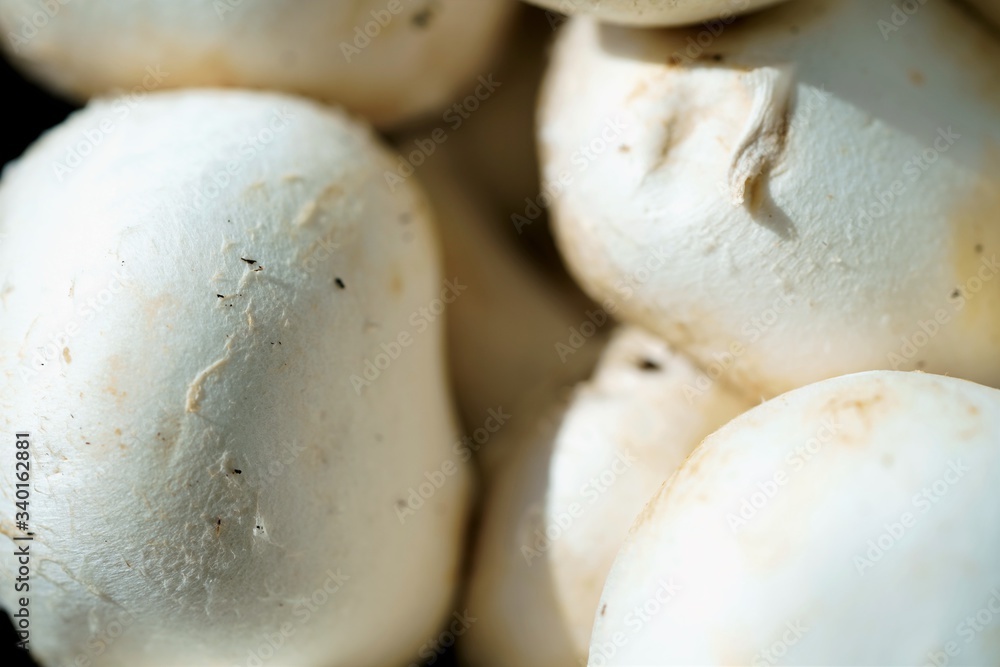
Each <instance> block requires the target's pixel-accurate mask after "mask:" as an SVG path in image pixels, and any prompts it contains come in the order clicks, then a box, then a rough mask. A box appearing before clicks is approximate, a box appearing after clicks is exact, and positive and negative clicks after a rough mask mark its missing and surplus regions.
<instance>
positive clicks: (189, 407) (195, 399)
mask: <svg viewBox="0 0 1000 667" xmlns="http://www.w3.org/2000/svg"><path fill="white" fill-rule="evenodd" d="M231 351H232V350H231V348H230V347H229V346H228V344H227V346H226V354H225V355H224V356H222V357H221V358H219V359H216V360H215V361H214V362H213V363H211V364H209V365H208V366H206V367H205V368H203V369H202V370H201V371H199V372H198V374H197V375H196V376H195V377H194V379H193V380H191V383H190V384H189V385H188V388H187V396H186V401H185V404H184V411H185V412H198V410H200V409H201V401H202V398H203V395H204V392H205V381H206V380H208V378H209V377H211V376H212V375H214V374H215V373H218V372H219V371H220V370H222V369H223V368H225V366H226V364H228V363H229V354H230V352H231Z"/></svg>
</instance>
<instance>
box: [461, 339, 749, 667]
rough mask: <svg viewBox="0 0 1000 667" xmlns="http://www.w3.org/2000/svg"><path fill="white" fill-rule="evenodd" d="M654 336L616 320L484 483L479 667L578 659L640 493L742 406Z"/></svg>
mask: <svg viewBox="0 0 1000 667" xmlns="http://www.w3.org/2000/svg"><path fill="white" fill-rule="evenodd" d="M697 375H698V371H697V370H696V369H695V368H694V367H693V366H692V365H691V362H690V361H688V360H687V359H685V358H684V357H683V356H681V355H678V354H677V353H676V352H674V351H673V350H671V349H670V347H669V346H668V345H667V344H666V343H664V342H663V341H662V340H660V339H659V338H657V337H655V336H653V335H651V334H649V333H646V332H645V331H642V330H640V329H638V328H636V327H627V326H626V327H621V328H619V329H617V330H616V331H615V333H614V335H613V336H612V340H611V342H610V343H609V345H608V346H607V348H605V350H604V353H603V354H602V356H601V361H600V364H599V365H598V368H597V370H596V372H595V373H594V376H593V377H592V378H591V379H590V380H589V381H587V382H585V383H581V384H580V385H578V386H577V388H576V390H575V391H574V393H573V396H572V398H571V400H570V401H569V403H568V405H566V406H561V407H559V408H558V409H556V410H553V411H550V413H549V415H548V416H547V417H546V418H545V419H543V420H541V421H540V422H539V424H538V426H536V427H534V428H533V429H525V430H521V431H520V432H518V431H512V432H511V435H512V437H513V438H515V439H516V440H517V441H516V442H514V443H510V444H509V446H512V447H514V448H515V452H516V453H515V454H514V456H513V458H512V459H511V460H510V461H508V462H507V463H509V465H507V466H506V467H504V468H503V469H502V470H501V472H500V474H499V477H498V478H497V480H496V482H495V484H494V485H493V487H492V488H490V490H489V494H488V496H487V500H486V506H485V518H484V523H483V528H482V532H481V534H480V537H479V543H478V546H477V549H476V556H475V560H474V570H473V575H472V583H471V587H470V593H469V600H468V603H467V606H468V608H469V610H470V613H472V614H473V615H475V616H477V617H479V618H481V622H480V623H478V624H477V626H476V627H474V628H472V629H470V631H469V633H468V636H467V637H466V638H464V643H463V647H464V649H463V650H464V652H465V654H466V656H467V658H468V661H469V663H470V664H476V665H512V666H513V665H566V666H567V667H569V666H573V665H578V664H581V661H583V660H585V659H586V657H587V648H588V646H589V642H590V634H591V630H592V627H593V622H594V615H595V613H596V611H597V604H598V601H599V599H600V596H601V588H602V585H603V582H604V578H605V576H606V575H607V572H608V570H609V569H610V568H611V564H612V562H613V560H614V557H615V554H616V553H617V551H618V547H619V546H620V544H621V543H622V541H623V540H624V539H625V537H626V535H627V532H628V527H629V526H630V525H631V523H632V521H633V520H634V519H635V517H636V516H637V515H638V514H639V512H640V511H641V510H642V507H643V505H644V504H645V502H646V500H647V499H648V498H649V496H650V495H652V494H653V493H654V492H655V491H656V489H657V488H658V487H659V485H660V484H661V482H662V481H663V479H664V478H665V477H667V476H669V475H670V474H671V473H672V472H673V471H674V470H675V469H677V467H678V466H680V465H681V463H682V462H683V461H684V459H685V457H686V456H687V455H688V454H689V453H690V452H691V451H692V450H693V449H694V448H695V447H696V446H697V445H698V443H699V442H701V440H702V439H703V438H704V437H705V436H707V435H708V434H710V433H711V432H712V431H714V430H715V429H717V428H718V427H719V426H721V425H723V424H725V423H726V422H727V421H729V420H730V419H732V418H733V417H735V416H736V415H738V414H740V413H742V412H744V411H745V410H747V409H749V408H750V407H751V405H752V404H751V402H750V401H749V400H747V399H744V398H742V397H740V396H737V395H736V394H734V393H732V391H731V390H729V389H728V388H725V387H724V386H723V385H722V384H717V385H715V386H714V387H713V388H712V389H711V391H710V392H708V393H707V394H706V395H702V396H695V395H694V394H692V393H690V392H687V391H685V387H686V386H687V385H688V384H689V383H691V382H694V381H695V379H696V377H697Z"/></svg>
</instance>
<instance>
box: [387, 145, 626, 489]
mask: <svg viewBox="0 0 1000 667" xmlns="http://www.w3.org/2000/svg"><path fill="white" fill-rule="evenodd" d="M403 143H404V144H405V143H406V142H405V141H404V142H403ZM417 173H418V175H419V179H420V181H421V182H422V183H423V184H424V185H425V186H426V190H427V193H428V196H429V198H430V202H431V205H432V207H433V208H434V213H435V215H434V218H435V220H437V221H438V222H439V224H440V231H441V238H442V241H443V244H444V264H445V271H446V275H447V278H448V280H449V281H451V283H453V284H454V285H455V287H456V289H455V292H454V294H453V295H450V303H448V304H446V305H445V306H444V308H443V317H444V318H445V319H446V321H447V331H448V336H447V337H448V360H449V367H450V371H451V376H452V380H453V383H454V388H455V396H456V400H457V403H458V406H459V411H460V413H461V415H462V416H463V418H464V422H465V424H466V427H467V431H468V432H467V433H466V434H465V437H466V438H468V440H467V441H466V443H465V447H463V448H462V455H463V456H464V455H465V452H466V451H468V450H472V451H476V452H479V453H480V454H481V458H480V461H482V462H484V463H485V464H486V469H487V470H488V471H491V470H493V469H494V467H495V465H496V464H497V462H498V461H499V460H500V459H502V458H504V457H505V456H506V454H507V452H506V451H505V450H506V447H504V446H503V445H502V444H499V443H501V442H502V440H503V439H502V438H500V439H494V438H493V437H492V435H490V436H489V442H487V441H485V440H483V438H485V437H486V435H482V436H481V437H480V438H479V440H480V441H475V437H476V432H477V431H480V433H485V432H482V431H481V428H480V427H481V426H482V425H483V424H484V423H485V422H486V420H488V419H489V418H490V416H491V415H494V414H497V413H500V412H502V413H503V414H509V415H511V419H513V420H516V421H530V420H534V419H535V418H536V417H537V416H538V414H539V412H540V411H541V410H542V409H543V408H544V407H545V403H546V401H548V400H549V399H550V397H551V396H552V395H553V394H555V393H557V392H559V391H560V390H562V389H566V388H569V387H572V386H573V385H574V384H575V383H576V382H578V381H580V380H583V379H584V378H586V377H587V376H588V375H589V374H590V372H591V370H592V369H593V367H594V364H595V363H596V362H597V356H598V354H599V352H600V350H601V348H602V346H603V343H604V342H605V341H606V339H607V333H608V330H609V329H610V328H611V325H610V318H609V317H608V315H607V314H605V313H603V311H601V309H600V308H599V307H597V306H596V305H593V304H591V303H590V302H589V301H588V300H587V299H586V297H584V296H583V295H582V294H581V293H580V292H579V290H576V289H574V288H572V287H570V286H567V285H562V284H560V283H558V282H556V281H554V280H552V279H550V277H549V276H546V275H543V274H542V272H541V271H540V270H539V269H538V267H536V266H534V265H533V264H532V263H531V262H530V261H528V258H527V257H526V256H525V253H523V248H518V247H516V246H515V245H514V244H513V243H512V242H511V239H509V238H506V237H505V236H504V234H503V233H502V231H503V227H502V225H503V218H502V216H500V215H498V214H494V212H493V211H492V210H491V209H490V208H489V207H487V206H484V205H483V201H484V200H486V199H488V198H487V197H485V196H484V195H483V193H482V189H480V188H478V187H477V186H476V185H475V184H473V183H472V182H470V179H468V178H464V177H463V174H462V172H461V171H460V170H459V167H458V165H457V164H456V163H455V162H454V160H453V155H452V154H451V153H450V152H449V151H447V150H442V152H441V153H440V154H436V155H433V156H432V157H431V158H430V159H428V161H427V162H426V163H425V164H424V165H423V166H422V167H421V168H420V171H419V172H417ZM588 313H591V314H596V315H594V317H596V318H598V321H599V322H602V323H603V326H600V327H598V326H596V325H594V324H593V322H592V321H591V319H588V317H587V314H588ZM439 315H441V314H439ZM430 316H431V317H433V316H434V313H433V312H432V313H430ZM601 318H603V319H601ZM581 326H584V329H585V330H586V331H587V332H588V333H591V332H592V335H591V336H590V337H587V338H585V337H583V335H582V334H581V333H579V329H580V327H581ZM574 332H576V333H575V335H576V336H579V340H576V339H575V338H574ZM571 341H572V343H574V344H578V347H574V346H573V345H571ZM496 421H497V418H496V417H494V419H493V420H492V421H491V422H490V427H491V428H496V426H494V422H496ZM502 421H505V419H504V420H502ZM504 430H507V428H506V425H505V424H504ZM506 441H507V442H510V439H509V438H507V439H506Z"/></svg>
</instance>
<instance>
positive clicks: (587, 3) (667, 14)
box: [528, 0, 784, 27]
mask: <svg viewBox="0 0 1000 667" xmlns="http://www.w3.org/2000/svg"><path fill="white" fill-rule="evenodd" d="M783 1H784V0H528V2H531V3H533V4H536V5H538V6H539V7H545V8H546V9H550V10H552V11H557V12H562V13H564V14H571V15H575V14H584V15H588V16H593V17H594V18H596V19H598V20H600V21H606V22H608V23H616V24H620V25H630V26H645V27H650V26H679V25H689V24H693V23H700V22H702V21H710V20H713V19H721V20H725V21H726V22H727V23H728V22H731V21H732V20H733V18H734V17H736V16H739V15H740V14H744V13H746V12H751V11H756V10H758V9H760V8H762V7H768V6H770V5H774V4H777V3H779V2H783Z"/></svg>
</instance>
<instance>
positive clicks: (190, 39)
mask: <svg viewBox="0 0 1000 667" xmlns="http://www.w3.org/2000/svg"><path fill="white" fill-rule="evenodd" d="M515 8H516V3H514V2H512V0H476V2H474V3H470V2H467V0H333V1H329V2H326V1H320V2H280V1H278V2H275V1H273V0H214V1H213V2H207V1H206V0H138V1H136V2H128V3H114V2H112V3H105V2H79V1H75V2H68V1H67V0H58V1H56V0H0V28H2V30H3V35H4V36H5V38H4V39H3V40H2V42H3V47H4V49H5V50H6V51H7V53H8V55H9V56H11V57H12V58H13V60H14V62H15V63H16V64H17V65H19V66H20V67H22V68H23V69H25V70H26V71H27V72H29V73H30V74H31V75H32V77H34V78H35V79H37V80H38V81H40V82H42V83H44V84H46V85H47V86H49V87H51V88H52V89H53V90H56V91H58V92H60V93H62V94H64V95H68V96H71V97H74V98H88V97H91V96H93V95H98V94H104V93H108V92H109V91H113V90H119V89H121V90H125V91H132V92H133V94H136V95H144V94H145V93H146V92H148V91H150V90H152V89H162V88H178V87H191V86H238V87H247V88H267V89H276V90H282V91H286V92H292V93H298V94H303V95H309V96H312V97H315V98H318V99H322V100H324V101H329V102H335V103H337V104H341V105H343V106H345V107H347V108H348V109H350V110H351V111H354V112H356V113H360V114H363V115H365V116H366V117H367V118H368V119H369V120H371V121H372V122H373V123H375V124H376V125H379V126H388V125H394V124H398V123H400V122H401V121H405V120H408V119H411V118H413V117H414V116H418V115H421V114H425V113H427V112H431V111H435V110H437V109H438V108H439V107H443V106H445V105H446V104H450V103H451V102H452V101H453V100H452V98H453V97H454V96H455V95H456V94H457V93H459V92H460V91H461V90H463V89H464V88H465V87H466V86H467V85H468V84H469V82H470V81H472V80H474V79H476V77H478V76H480V75H487V74H488V71H487V68H488V67H489V62H490V59H491V58H492V57H493V55H494V51H495V49H496V47H497V46H498V42H499V40H500V38H501V36H502V34H503V32H504V30H505V28H506V26H507V24H508V19H509V18H510V16H511V14H512V13H513V12H512V10H513V9H515Z"/></svg>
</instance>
